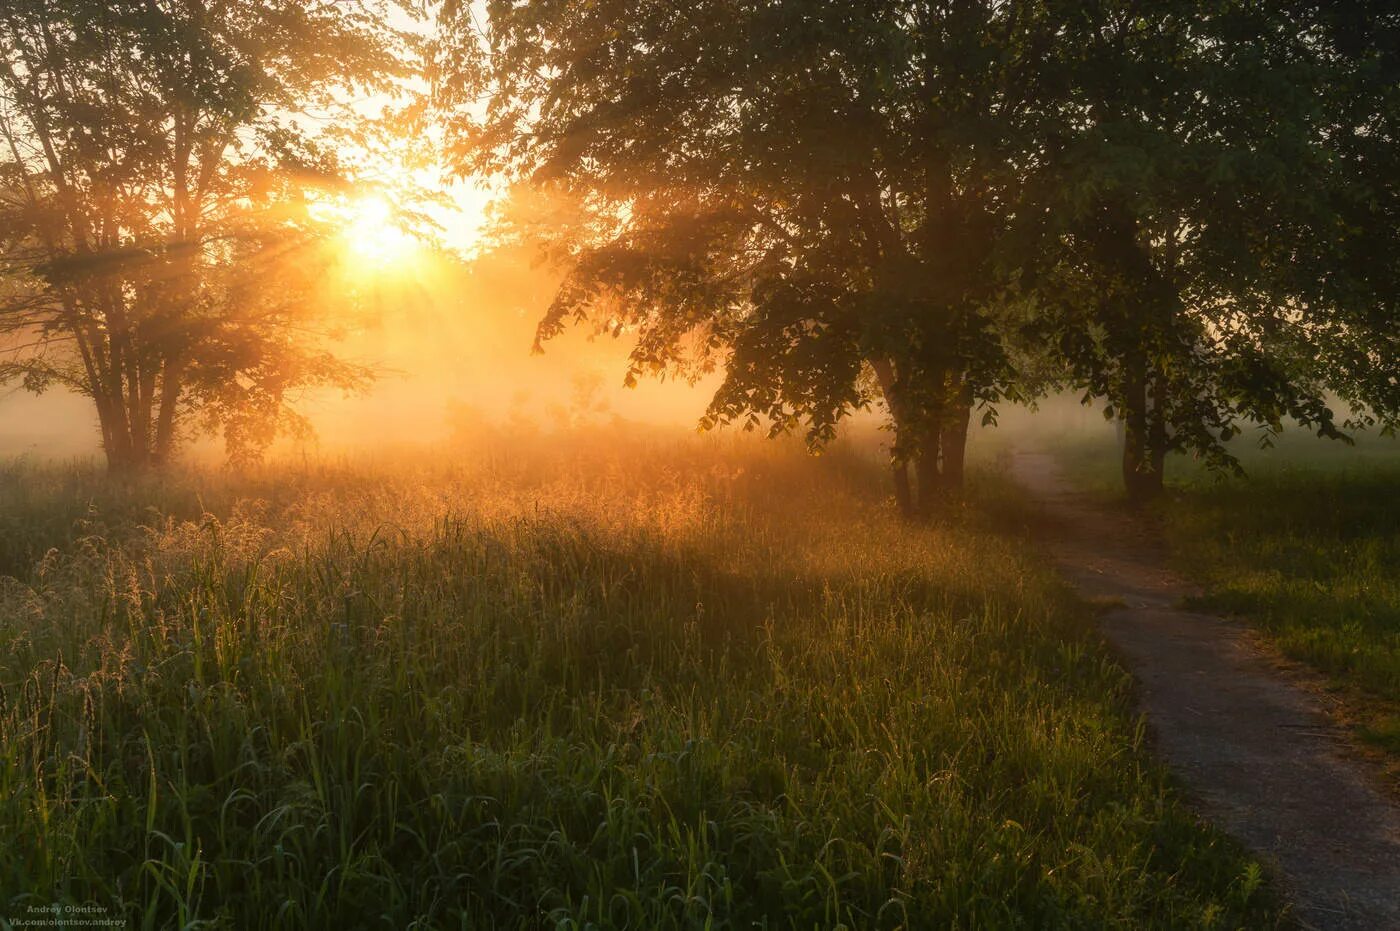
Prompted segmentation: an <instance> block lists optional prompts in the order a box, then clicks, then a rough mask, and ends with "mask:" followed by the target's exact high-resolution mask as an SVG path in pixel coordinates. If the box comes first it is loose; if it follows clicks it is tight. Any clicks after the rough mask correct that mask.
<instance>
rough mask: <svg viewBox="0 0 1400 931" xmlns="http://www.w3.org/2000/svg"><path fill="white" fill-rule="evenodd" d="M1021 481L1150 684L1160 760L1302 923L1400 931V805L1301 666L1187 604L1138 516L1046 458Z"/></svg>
mask: <svg viewBox="0 0 1400 931" xmlns="http://www.w3.org/2000/svg"><path fill="white" fill-rule="evenodd" d="M1011 469H1012V475H1013V476H1014V477H1015V478H1016V480H1017V481H1018V482H1020V483H1021V484H1022V485H1023V486H1024V487H1025V488H1026V489H1028V490H1029V491H1030V493H1031V494H1032V495H1033V496H1034V497H1035V498H1036V499H1037V500H1038V501H1039V502H1040V504H1041V505H1042V507H1043V508H1044V510H1045V513H1046V516H1047V517H1048V518H1049V519H1050V520H1049V524H1050V527H1049V529H1048V530H1047V532H1046V542H1047V543H1048V544H1049V545H1050V546H1051V547H1052V553H1053V556H1054V558H1055V560H1056V562H1057V563H1058V564H1059V566H1060V569H1061V571H1062V572H1063V573H1064V574H1065V576H1066V577H1067V578H1068V579H1069V580H1070V581H1071V582H1073V583H1074V584H1075V585H1076V586H1077V587H1078V589H1079V591H1080V592H1081V594H1083V595H1085V596H1086V597H1089V598H1093V599H1098V600H1106V601H1109V602H1110V603H1112V604H1113V605H1114V607H1113V608H1111V609H1110V610H1108V611H1106V612H1105V613H1104V615H1103V620H1102V628H1103V632H1104V634H1105V636H1107V638H1108V639H1109V641H1110V642H1111V643H1112V644H1113V645H1114V647H1115V648H1116V649H1117V650H1118V652H1119V653H1120V655H1121V656H1122V658H1123V660H1124V661H1125V663H1126V664H1127V666H1128V668H1129V669H1131V671H1132V673H1133V675H1134V676H1135V677H1136V679H1137V682H1138V685H1139V697H1140V702H1141V707H1142V710H1143V712H1144V713H1145V714H1146V716H1147V721H1148V724H1149V726H1150V728H1151V731H1152V733H1153V735H1154V737H1155V742H1156V747H1157V750H1158V752H1159V753H1160V754H1161V756H1162V757H1163V758H1164V759H1165V760H1166V761H1167V763H1168V764H1169V765H1170V766H1171V768H1172V770H1173V771H1174V772H1175V773H1176V775H1177V776H1178V777H1179V779H1180V780H1181V782H1182V783H1183V784H1184V786H1185V789H1186V792H1187V795H1188V797H1189V798H1191V799H1192V800H1193V801H1195V802H1196V804H1197V807H1198V809H1199V810H1200V811H1201V813H1202V814H1203V815H1205V816H1206V817H1208V818H1209V819H1210V820H1211V821H1212V822H1214V823H1215V824H1216V825H1218V826H1219V827H1221V828H1222V829H1223V830H1225V831H1226V832H1228V833H1230V834H1231V835H1233V836H1234V837H1236V838H1237V839H1239V840H1240V841H1241V842H1242V843H1243V844H1245V845H1246V846H1247V847H1249V848H1250V849H1251V850H1253V851H1254V852H1255V853H1256V854H1257V855H1258V856H1260V857H1261V858H1262V859H1263V860H1265V862H1267V863H1270V864H1271V865H1272V866H1273V867H1274V869H1275V870H1276V871H1277V875H1278V877H1279V878H1280V880H1281V881H1282V884H1283V887H1284V890H1285V892H1286V894H1287V895H1288V896H1289V898H1290V899H1291V901H1292V902H1293V906H1294V913H1293V914H1294V917H1295V919H1296V920H1297V921H1298V923H1299V924H1300V925H1302V926H1303V927H1304V928H1317V929H1365V931H1400V808H1397V806H1396V805H1395V804H1394V802H1393V801H1392V800H1391V799H1390V797H1389V796H1388V795H1387V794H1386V793H1385V791H1384V790H1383V788H1382V787H1381V784H1380V780H1379V775H1378V773H1376V772H1373V771H1372V767H1371V766H1370V765H1369V764H1368V763H1367V762H1366V761H1365V760H1364V759H1361V758H1359V757H1358V756H1357V755H1355V754H1354V753H1349V752H1348V743H1347V737H1346V735H1345V733H1344V732H1343V731H1342V730H1341V729H1340V728H1338V726H1337V725H1336V724H1334V723H1333V722H1332V721H1331V720H1330V719H1329V718H1328V716H1327V715H1326V713H1325V712H1324V711H1323V708H1322V706H1321V704H1320V703H1319V700H1318V698H1317V697H1316V695H1315V694H1314V693H1313V692H1310V691H1308V690H1307V689H1305V688H1304V687H1302V686H1301V684H1300V683H1299V681H1298V677H1297V676H1296V675H1295V674H1291V673H1288V672H1286V671H1284V670H1282V669H1280V667H1279V664H1278V663H1277V662H1276V661H1275V660H1273V659H1271V658H1270V657H1269V655H1268V653H1267V652H1265V651H1264V650H1262V649H1261V648H1260V647H1259V645H1258V644H1257V642H1256V641H1255V639H1254V638H1253V637H1252V635H1251V633H1250V631H1249V629H1248V628H1247V627H1245V626H1244V625H1241V624H1237V623H1234V622H1232V621H1229V620H1226V619H1224V618H1220V617H1217V616H1213V615H1209V614H1198V613H1193V612H1191V611H1188V610H1184V609H1182V608H1180V607H1178V604H1179V602H1180V601H1181V599H1182V598H1183V597H1184V596H1187V595H1190V594H1191V593H1192V592H1193V591H1194V589H1193V588H1192V587H1191V586H1190V585H1189V584H1187V583H1185V582H1184V581H1182V580H1181V579H1180V578H1178V577H1177V576H1175V575H1173V574H1172V573H1171V572H1170V571H1168V570H1167V569H1166V568H1165V562H1166V560H1165V552H1164V551H1163V549H1162V547H1161V544H1160V542H1159V541H1158V540H1156V539H1155V538H1154V537H1153V536H1152V535H1151V534H1150V533H1149V532H1148V531H1147V530H1145V529H1144V528H1143V527H1142V526H1140V525H1138V524H1137V523H1135V522H1134V521H1133V520H1132V519H1131V518H1130V517H1129V516H1127V515H1126V514H1122V513H1118V512H1115V511H1113V510H1111V509H1109V508H1106V507H1101V506H1098V505H1096V504H1095V503H1094V502H1092V501H1091V500H1090V499H1089V498H1088V497H1087V496H1086V495H1084V494H1081V493H1078V492H1076V491H1075V490H1074V489H1073V488H1072V487H1071V486H1070V484H1069V482H1068V481H1066V480H1065V478H1064V477H1063V475H1062V474H1061V472H1060V470H1059V468H1058V467H1057V465H1056V463H1055V461H1054V459H1053V458H1052V457H1051V456H1049V455H1047V454H1044V453H1034V452H1017V453H1016V454H1014V455H1013V457H1012V462H1011Z"/></svg>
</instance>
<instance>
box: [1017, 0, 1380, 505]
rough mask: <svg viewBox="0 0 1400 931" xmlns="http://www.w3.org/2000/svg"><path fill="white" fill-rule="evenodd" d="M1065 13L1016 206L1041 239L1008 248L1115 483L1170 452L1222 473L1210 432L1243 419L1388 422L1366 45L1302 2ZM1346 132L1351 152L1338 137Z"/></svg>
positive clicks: (1219, 440) (1375, 113)
mask: <svg viewBox="0 0 1400 931" xmlns="http://www.w3.org/2000/svg"><path fill="white" fill-rule="evenodd" d="M1065 12H1066V15H1065V16H1064V17H1063V28H1062V32H1061V36H1062V41H1061V42H1060V43H1058V44H1057V46H1056V53H1055V55H1054V57H1053V60H1052V61H1049V62H1047V64H1046V67H1045V73H1046V74H1047V75H1054V76H1055V79H1054V80H1053V81H1050V82H1047V84H1046V85H1045V87H1046V91H1047V92H1046V93H1045V94H1044V95H1043V96H1042V97H1041V98H1040V99H1039V100H1038V101H1037V106H1038V107H1041V108H1042V113H1043V116H1044V125H1045V127H1046V129H1047V131H1046V132H1045V134H1044V149H1043V152H1042V155H1041V157H1040V158H1038V159H1037V160H1036V163H1035V165H1034V166H1033V168H1032V170H1031V171H1030V172H1029V173H1028V179H1027V190H1028V191H1029V192H1033V193H1030V194H1028V197H1027V202H1028V203H1036V202H1038V205H1037V206H1036V207H1035V208H1034V209H1030V210H1026V211H1025V212H1024V213H1023V221H1025V222H1024V223H1023V226H1025V227H1031V228H1036V229H1038V230H1039V232H1041V233H1046V232H1048V233H1049V235H1048V236H1047V237H1045V238H1044V239H1041V240H1039V241H1038V242H1036V244H1035V245H1029V244H1028V242H1027V241H1024V240H1022V241H1018V243H1017V246H1016V247H1015V251H1016V253H1017V255H1018V257H1021V256H1034V257H1035V259H1034V260H1033V261H1031V262H1030V267H1032V268H1034V269H1036V270H1037V273H1036V274H1034V275H1032V276H1030V280H1031V281H1033V288H1034V290H1035V292H1036V297H1037V299H1038V301H1039V303H1040V305H1041V307H1042V310H1043V311H1044V313H1043V314H1042V316H1041V318H1040V319H1041V324H1042V326H1043V327H1044V328H1045V333H1046V335H1047V336H1048V337H1049V341H1050V342H1051V343H1052V344H1053V345H1055V346H1056V348H1057V349H1058V350H1059V351H1060V352H1061V354H1062V355H1063V357H1064V359H1065V361H1066V363H1067V365H1068V367H1069V369H1070V371H1071V372H1072V379H1073V380H1074V381H1075V382H1076V383H1077V384H1078V385H1079V386H1080V387H1081V388H1083V389H1086V390H1087V391H1088V392H1089V393H1090V394H1093V395H1098V396H1102V397H1106V398H1107V399H1108V401H1109V407H1108V412H1109V413H1110V414H1112V415H1115V416H1120V417H1121V418H1122V420H1123V423H1124V427H1125V429H1124V431H1123V432H1124V449H1123V476H1124V482H1125V485H1126V487H1127V490H1128V492H1129V494H1130V495H1131V496H1133V497H1135V498H1139V499H1145V498H1150V497H1153V496H1155V495H1156V494H1158V493H1160V491H1161V489H1162V478H1163V474H1164V467H1165V459H1166V456H1167V454H1168V453H1170V452H1172V451H1178V450H1179V451H1188V452H1191V453H1194V454H1196V455H1198V456H1203V457H1205V458H1206V459H1207V460H1208V461H1210V462H1211V463H1212V464H1214V465H1216V466H1219V467H1224V468H1231V467H1237V465H1236V463H1235V460H1234V458H1233V456H1231V454H1230V453H1229V451H1228V449H1227V448H1226V446H1225V445H1224V444H1225V442H1226V441H1228V440H1229V439H1230V438H1232V437H1233V436H1236V435H1238V434H1239V433H1240V432H1241V431H1242V430H1243V429H1246V428H1247V427H1248V426H1249V425H1251V424H1253V425H1258V426H1262V427H1263V428H1264V429H1265V430H1266V431H1268V432H1270V433H1274V432H1277V431H1278V430H1280V429H1282V424H1283V421H1284V420H1285V419H1286V418H1292V419H1293V420H1296V421H1297V422H1299V423H1301V424H1302V425H1304V426H1307V427H1310V428H1312V429H1314V430H1315V431H1316V432H1318V433H1319V434H1320V435H1323V436H1329V437H1343V432H1342V431H1343V429H1345V428H1346V427H1347V426H1348V425H1350V426H1355V425H1359V424H1363V423H1368V422H1374V421H1375V420H1376V419H1377V418H1380V419H1381V420H1382V421H1384V422H1385V423H1387V424H1389V425H1393V424H1394V423H1395V417H1396V415H1397V407H1396V398H1395V391H1394V389H1393V388H1390V389H1388V393H1387V388H1386V386H1387V385H1393V384H1394V383H1395V378H1396V375H1397V374H1400V371H1398V370H1397V366H1400V357H1397V355H1396V353H1395V351H1394V346H1395V343H1394V338H1395V337H1394V332H1395V328H1394V326H1393V321H1394V319H1395V314H1394V308H1395V297H1396V291H1395V288H1394V276H1393V274H1391V273H1390V272H1387V271H1383V270H1378V269H1393V268H1394V266H1395V261H1394V256H1395V244H1396V238H1395V232H1394V226H1393V224H1387V223H1385V222H1384V217H1385V216H1386V215H1387V214H1388V215H1390V216H1391V217H1393V215H1394V214H1393V211H1394V204H1395V192H1394V181H1393V177H1394V175H1393V173H1391V172H1389V171H1388V170H1387V169H1386V168H1385V167H1384V159H1385V158H1387V157H1388V156H1385V155H1383V154H1382V152H1383V151H1384V147H1383V145H1382V144H1378V143H1379V140H1376V139H1374V134H1375V133H1377V132H1378V129H1379V126H1381V125H1383V121H1381V120H1380V119H1379V115H1380V114H1381V113H1383V112H1384V110H1385V107H1386V104H1385V103H1384V100H1385V97H1386V93H1387V91H1385V89H1384V83H1383V82H1382V81H1377V80H1375V76H1376V74H1375V65H1376V63H1375V61H1374V60H1368V59H1374V57H1375V54H1376V52H1375V50H1374V48H1373V49H1372V50H1371V51H1370V52H1367V51H1364V50H1362V48H1360V47H1358V48H1356V49H1351V50H1344V49H1342V48H1341V47H1340V46H1339V45H1338V44H1337V43H1336V42H1335V41H1334V40H1333V39H1332V38H1330V37H1329V36H1330V35H1331V34H1333V33H1334V30H1332V29H1329V27H1328V20H1329V19H1330V18H1331V14H1330V13H1329V12H1328V11H1327V8H1323V7H1317V6H1313V5H1309V4H1292V5H1290V4H1277V5H1260V4H1251V3H1231V2H1222V3H1216V4H1205V5H1203V4H1199V3H1193V2H1182V3H1175V2H1171V0H1165V2H1160V3H1157V4H1154V5H1152V6H1151V7H1150V8H1147V9H1144V8H1142V7H1141V6H1140V5H1138V4H1129V3H1095V4H1083V5H1078V6H1067V7H1066V11H1065ZM1368 35H1369V33H1368ZM1371 42H1372V44H1374V38H1372V39H1371ZM1366 44H1367V43H1364V42H1363V43H1361V46H1365V45H1366ZM1358 76H1359V77H1358ZM1392 86H1393V85H1392ZM1388 93H1389V97H1390V100H1391V103H1390V104H1389V106H1390V107H1391V108H1392V113H1393V99H1394V94H1393V90H1390V91H1388ZM1338 95H1342V96H1344V97H1345V102H1346V104H1347V105H1346V106H1343V107H1337V106H1332V105H1331V104H1332V102H1333V101H1335V100H1336V99H1337V96H1338ZM1391 120H1392V121H1391V123H1390V124H1389V125H1390V127H1391V131H1392V132H1393V125H1394V124H1393V116H1392V118H1391ZM1358 131H1359V134H1360V136H1361V137H1362V139H1363V140H1364V141H1362V142H1361V143H1360V148H1361V149H1363V150H1365V151H1366V154H1365V155H1364V156H1363V155H1360V154H1356V153H1349V152H1348V151H1346V148H1347V146H1346V145H1345V144H1344V140H1348V139H1351V140H1353V141H1355V140H1356V138H1357V133H1358ZM1391 159H1392V163H1393V157H1391ZM1363 230H1364V231H1365V232H1362V231H1363ZM1384 255H1389V256H1390V257H1391V258H1390V261H1388V262H1386V261H1384V260H1383V259H1382V258H1381V257H1382V256H1384ZM1377 262H1379V266H1377V267H1372V266H1373V263H1377ZM1387 275H1389V280H1388V281H1387V280H1383V279H1384V278H1385V277H1386V276H1387ZM1337 394H1340V396H1341V397H1342V400H1343V401H1344V402H1345V403H1346V404H1347V407H1348V412H1347V415H1346V416H1345V417H1344V418H1343V420H1342V421H1340V422H1339V421H1338V420H1337V418H1336V416H1335V414H1334V412H1333V409H1332V406H1331V405H1330V403H1329V402H1330V401H1331V400H1332V399H1333V397H1335V396H1336V395H1337Z"/></svg>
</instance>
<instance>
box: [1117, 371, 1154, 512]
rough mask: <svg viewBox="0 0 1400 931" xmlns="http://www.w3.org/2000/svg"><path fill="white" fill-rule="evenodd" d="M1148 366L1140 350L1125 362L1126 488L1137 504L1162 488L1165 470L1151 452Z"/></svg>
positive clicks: (1129, 498) (1123, 405) (1124, 477)
mask: <svg viewBox="0 0 1400 931" xmlns="http://www.w3.org/2000/svg"><path fill="white" fill-rule="evenodd" d="M1146 368H1147V364H1146V359H1145V358H1144V357H1143V356H1142V354H1141V353H1137V352H1135V353H1132V354H1131V355H1129V356H1128V357H1127V358H1126V359H1125V360H1124V363H1123V399H1122V402H1121V404H1122V414H1123V487H1124V490H1125V491H1126V492H1127V493H1128V500H1130V501H1132V502H1134V503H1137V504H1141V503H1144V502H1147V501H1149V500H1151V499H1152V498H1154V497H1156V496H1157V495H1158V494H1160V493H1161V491H1162V470H1161V469H1160V468H1157V469H1154V468H1153V462H1152V457H1151V455H1150V451H1149V446H1150V443H1149V437H1148V410H1147V372H1146Z"/></svg>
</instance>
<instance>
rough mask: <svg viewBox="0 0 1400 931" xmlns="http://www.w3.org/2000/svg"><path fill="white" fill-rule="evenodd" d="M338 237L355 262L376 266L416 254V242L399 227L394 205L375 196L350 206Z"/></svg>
mask: <svg viewBox="0 0 1400 931" xmlns="http://www.w3.org/2000/svg"><path fill="white" fill-rule="evenodd" d="M341 235H342V238H343V239H344V240H345V245H346V247H347V248H348V249H349V250H350V252H351V253H352V254H353V255H354V256H355V257H356V258H357V259H360V260H362V261H364V262H367V263H371V264H373V265H376V266H383V265H391V264H394V263H396V262H402V261H403V260H405V259H407V258H409V257H410V256H412V255H413V253H414V252H416V251H417V250H418V241H417V240H416V239H415V238H414V237H413V236H412V235H411V234H409V233H407V232H405V231H404V229H403V227H402V226H400V225H399V223H398V220H397V218H396V217H395V215H394V207H393V205H392V204H390V203H389V201H387V200H385V199H384V198H383V197H378V196H373V197H365V198H361V199H360V200H357V201H355V202H353V203H352V204H351V205H350V210H349V216H348V218H347V222H346V225H345V230H344V232H343V233H342V234H341Z"/></svg>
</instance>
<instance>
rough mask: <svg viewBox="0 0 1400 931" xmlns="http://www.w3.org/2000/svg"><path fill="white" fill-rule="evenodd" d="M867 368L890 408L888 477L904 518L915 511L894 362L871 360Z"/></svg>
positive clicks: (906, 438)
mask: <svg viewBox="0 0 1400 931" xmlns="http://www.w3.org/2000/svg"><path fill="white" fill-rule="evenodd" d="M870 367H871V368H872V369H874V371H875V379H876V381H878V382H879V384H880V393H881V394H883V395H884V396H885V406H886V407H888V408H889V411H890V419H891V420H892V421H893V422H894V448H893V449H891V450H890V459H891V462H890V477H891V478H892V479H893V480H894V500H895V504H897V505H898V506H899V513H900V514H902V515H903V516H905V517H913V516H914V514H915V508H914V494H913V489H912V488H911V487H910V483H909V459H910V457H909V451H908V444H909V439H910V438H909V435H908V428H907V425H906V420H905V418H904V416H903V413H904V408H903V405H902V404H901V403H900V399H899V385H898V384H897V383H896V381H895V372H894V363H893V362H892V361H890V360H889V359H878V358H877V359H872V360H870Z"/></svg>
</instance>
